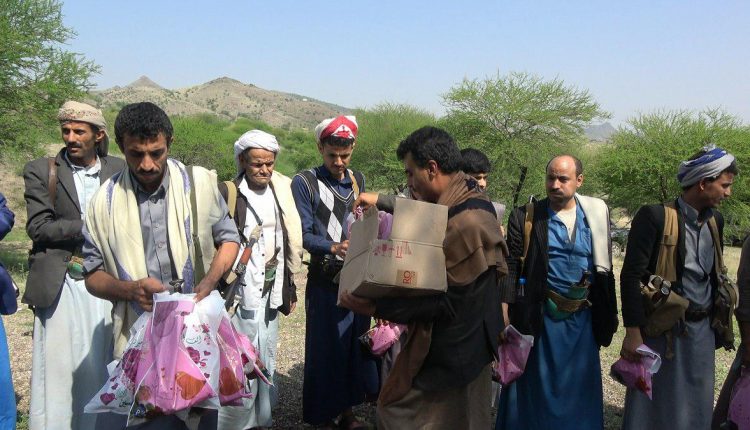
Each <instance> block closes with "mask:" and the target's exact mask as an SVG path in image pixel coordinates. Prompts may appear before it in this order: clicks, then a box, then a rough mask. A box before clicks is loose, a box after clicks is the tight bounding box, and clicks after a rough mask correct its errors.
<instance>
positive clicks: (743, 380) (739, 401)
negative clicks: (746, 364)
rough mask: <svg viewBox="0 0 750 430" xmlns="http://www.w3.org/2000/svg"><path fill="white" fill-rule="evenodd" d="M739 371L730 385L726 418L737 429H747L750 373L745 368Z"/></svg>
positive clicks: (749, 414) (749, 423) (749, 425)
mask: <svg viewBox="0 0 750 430" xmlns="http://www.w3.org/2000/svg"><path fill="white" fill-rule="evenodd" d="M741 372H742V373H741V374H740V377H739V379H738V380H737V382H735V383H734V386H733V387H732V397H731V400H730V401H729V415H728V416H727V418H728V419H729V421H731V422H732V423H734V424H736V425H737V428H738V429H739V430H747V429H750V373H748V371H747V369H742V371H741Z"/></svg>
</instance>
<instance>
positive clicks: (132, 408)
mask: <svg viewBox="0 0 750 430" xmlns="http://www.w3.org/2000/svg"><path fill="white" fill-rule="evenodd" d="M194 296H195V295H194V294H171V295H170V294H169V293H158V294H155V295H154V312H153V313H150V312H146V313H143V314H142V315H141V316H140V317H139V318H138V320H136V322H135V323H134V324H133V327H131V330H130V333H131V335H130V340H129V341H128V346H127V348H126V349H125V351H124V354H123V358H122V360H120V361H119V362H117V361H115V362H113V363H111V364H110V366H108V370H109V373H110V379H109V380H108V381H107V383H106V384H105V385H104V386H103V387H102V388H101V390H100V391H99V392H98V393H97V394H96V395H95V396H94V397H93V398H92V399H91V401H89V403H88V404H87V405H86V407H85V408H84V411H85V412H87V413H98V412H114V413H118V414H127V415H129V417H128V425H136V424H140V423H143V422H145V421H147V420H148V418H151V417H153V416H156V415H161V414H171V413H174V414H175V415H177V416H178V417H180V418H181V419H183V420H185V419H188V415H189V410H190V408H191V407H193V406H195V407H200V408H209V409H218V408H219V407H220V406H229V405H239V404H241V399H242V398H245V397H252V394H251V393H250V392H249V391H248V388H247V384H248V382H249V378H248V377H247V376H246V375H247V374H258V375H260V377H259V379H260V380H261V381H262V382H264V383H267V384H270V382H269V381H268V379H267V378H265V376H264V375H263V374H262V370H261V369H259V367H258V364H257V363H256V359H257V354H256V351H255V348H254V347H253V346H252V344H251V343H250V340H249V339H247V336H245V335H243V334H240V333H238V332H237V330H236V329H235V328H234V326H232V324H231V322H230V320H229V315H228V314H227V312H226V310H225V309H224V300H223V299H222V298H221V296H220V295H219V293H218V292H217V291H214V292H212V293H211V294H210V295H209V296H208V297H206V298H205V299H203V300H201V301H200V302H198V303H194V302H193V299H194ZM157 369H158V370H159V371H157ZM256 383H259V382H256Z"/></svg>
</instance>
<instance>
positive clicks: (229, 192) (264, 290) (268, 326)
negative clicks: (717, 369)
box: [219, 130, 302, 430]
mask: <svg viewBox="0 0 750 430" xmlns="http://www.w3.org/2000/svg"><path fill="white" fill-rule="evenodd" d="M278 153H279V144H278V142H277V141H276V137H274V136H273V135H271V134H268V133H266V132H264V131H261V130H250V131H248V132H247V133H245V134H243V135H242V136H240V138H239V139H237V142H235V143H234V158H235V162H236V163H237V171H238V175H237V177H236V178H235V179H234V180H233V181H227V182H224V183H221V184H219V191H220V192H221V194H222V196H224V199H225V200H226V201H227V203H228V206H229V209H230V211H233V213H232V214H231V215H232V218H233V219H234V221H235V223H236V224H237V229H238V231H239V232H240V236H241V237H242V241H243V245H242V250H241V252H240V255H242V253H243V252H244V251H245V247H247V246H250V247H251V248H250V250H251V252H252V253H251V256H250V260H249V261H248V263H247V269H246V271H245V275H244V279H243V280H242V283H241V287H240V289H239V291H238V297H239V303H238V304H237V305H236V309H235V314H234V316H233V317H232V322H233V323H234V325H235V327H236V328H237V330H239V331H240V332H242V333H244V334H246V335H247V336H248V337H249V338H250V340H251V341H252V342H253V344H254V346H255V349H256V350H257V351H258V352H259V354H260V359H261V360H262V361H263V363H265V365H266V369H267V370H268V371H269V373H270V375H271V378H270V379H273V375H274V371H275V368H276V357H275V355H276V343H277V341H278V335H279V313H282V314H284V315H289V314H290V313H291V312H292V311H293V310H294V308H295V306H296V303H297V294H296V286H295V285H294V278H293V275H294V274H295V273H297V272H299V270H300V268H301V266H302V264H301V263H302V258H301V257H302V230H301V226H300V219H299V215H298V214H297V209H296V207H295V205H294V199H293V198H292V192H291V182H292V181H291V179H290V178H288V177H286V176H284V175H282V174H281V173H279V172H277V171H274V167H275V163H276V156H277V155H278ZM233 203H234V204H233ZM233 208H234V210H233ZM253 230H255V231H256V232H257V234H256V236H257V237H256V239H257V242H255V243H252V241H250V236H251V235H253ZM249 241H250V242H249ZM248 243H249V244H248ZM252 392H253V394H254V395H255V397H254V398H251V399H244V400H243V406H239V407H223V408H221V410H220V411H219V428H220V429H226V430H230V429H247V428H266V427H271V425H272V420H271V409H272V408H273V406H274V405H275V403H276V400H277V398H278V392H277V387H276V386H270V385H266V384H259V383H257V382H253V386H252Z"/></svg>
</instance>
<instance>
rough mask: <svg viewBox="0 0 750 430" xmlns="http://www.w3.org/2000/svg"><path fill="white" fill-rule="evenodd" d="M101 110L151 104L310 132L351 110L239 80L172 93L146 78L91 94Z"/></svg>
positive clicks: (172, 112)
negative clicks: (328, 120) (148, 102)
mask: <svg viewBox="0 0 750 430" xmlns="http://www.w3.org/2000/svg"><path fill="white" fill-rule="evenodd" d="M90 97H91V102H93V103H94V104H95V105H97V106H98V107H99V108H102V109H107V108H110V107H112V108H117V107H120V106H122V105H124V104H127V103H133V102H138V101H150V102H153V103H156V104H158V105H159V106H160V107H162V108H163V109H164V110H165V111H166V112H167V113H168V114H169V115H196V114H201V113H208V114H214V115H218V116H220V117H223V118H226V119H236V118H238V117H247V118H251V119H259V120H261V121H263V122H265V123H267V124H269V125H271V126H274V127H282V128H307V129H311V128H313V127H315V125H316V124H317V123H318V122H320V121H321V120H322V119H324V118H330V117H333V116H336V115H340V114H342V113H348V112H349V109H347V108H344V107H341V106H337V105H334V104H331V103H326V102H322V101H319V100H315V99H312V98H309V97H304V96H300V95H297V94H290V93H283V92H280V91H272V90H265V89H263V88H259V87H256V86H255V85H252V84H244V83H242V82H240V81H238V80H236V79H232V78H227V77H222V78H218V79H214V80H212V81H209V82H206V83H204V84H200V85H196V86H192V87H188V88H181V89H175V90H170V89H167V88H163V87H162V86H160V85H159V84H157V83H156V82H154V81H152V80H151V79H149V78H148V77H147V76H141V77H140V78H138V80H136V81H135V82H132V83H131V84H128V85H126V86H125V87H119V86H116V87H113V88H109V89H106V90H102V91H93V92H91V94H90Z"/></svg>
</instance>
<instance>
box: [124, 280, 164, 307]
mask: <svg viewBox="0 0 750 430" xmlns="http://www.w3.org/2000/svg"><path fill="white" fill-rule="evenodd" d="M165 290H166V288H165V287H164V285H162V283H161V282H160V281H158V280H156V279H155V278H143V279H139V280H138V281H136V282H135V284H134V286H133V289H132V291H131V298H130V299H129V300H131V301H134V302H137V303H138V305H139V306H140V307H142V308H143V310H145V311H146V312H151V311H152V310H153V308H154V293H161V292H162V291H165Z"/></svg>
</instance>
